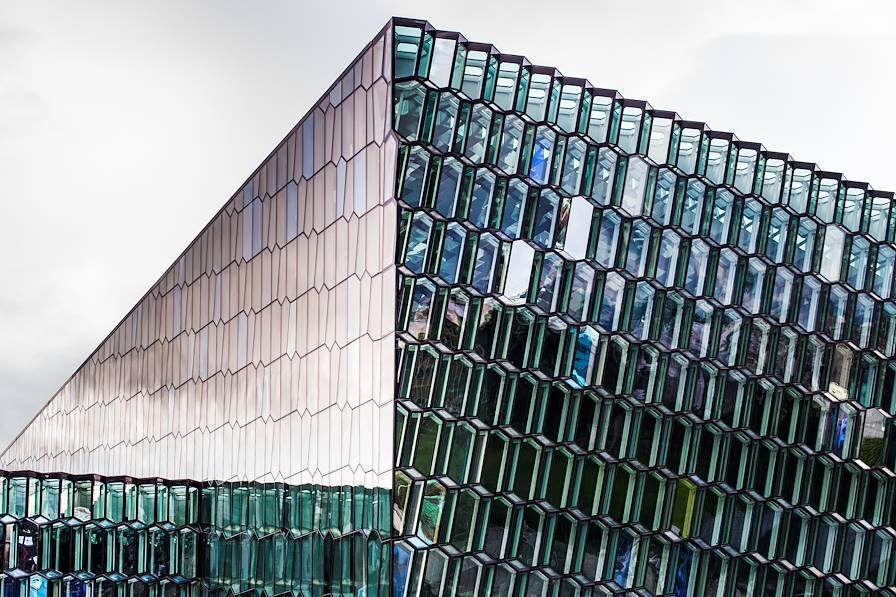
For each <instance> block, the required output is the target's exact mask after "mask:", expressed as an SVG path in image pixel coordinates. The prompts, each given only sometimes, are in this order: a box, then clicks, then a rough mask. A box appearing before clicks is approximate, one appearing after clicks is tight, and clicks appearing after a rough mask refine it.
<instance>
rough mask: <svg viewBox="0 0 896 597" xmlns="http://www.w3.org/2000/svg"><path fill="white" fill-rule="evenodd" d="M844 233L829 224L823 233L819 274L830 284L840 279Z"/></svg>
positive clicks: (838, 227) (837, 227)
mask: <svg viewBox="0 0 896 597" xmlns="http://www.w3.org/2000/svg"><path fill="white" fill-rule="evenodd" d="M845 239H846V232H845V231H844V230H843V229H842V228H840V226H837V225H836V224H831V225H829V226H827V227H826V228H825V231H824V248H823V250H822V253H821V268H820V273H821V275H822V276H824V277H825V278H827V279H828V280H829V281H831V282H836V281H837V280H839V279H840V266H841V264H842V263H843V241H844V240H845Z"/></svg>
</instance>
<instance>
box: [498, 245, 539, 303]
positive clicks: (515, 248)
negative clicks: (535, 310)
mask: <svg viewBox="0 0 896 597" xmlns="http://www.w3.org/2000/svg"><path fill="white" fill-rule="evenodd" d="M534 259H535V249H534V248H532V246H530V245H529V243H527V242H526V241H524V240H516V241H513V244H512V245H511V248H510V259H509V260H508V261H507V273H506V275H505V276H504V293H503V295H504V297H505V298H506V299H507V301H508V302H510V303H511V304H514V305H520V304H522V303H524V302H526V295H527V294H528V293H529V284H530V283H531V280H532V262H533V260H534Z"/></svg>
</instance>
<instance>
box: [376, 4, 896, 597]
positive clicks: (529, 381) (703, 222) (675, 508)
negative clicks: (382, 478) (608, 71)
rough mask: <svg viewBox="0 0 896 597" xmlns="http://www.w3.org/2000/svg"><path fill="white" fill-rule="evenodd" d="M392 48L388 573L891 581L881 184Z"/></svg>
mask: <svg viewBox="0 0 896 597" xmlns="http://www.w3.org/2000/svg"><path fill="white" fill-rule="evenodd" d="M394 43H395V52H396V53H395V65H394V87H393V93H394V110H395V112H394V126H395V130H396V132H397V134H398V135H399V136H400V138H401V141H402V142H401V148H400V151H399V158H398V159H399V162H398V166H397V167H398V175H397V178H398V182H397V185H398V186H397V193H396V194H397V198H398V201H399V218H400V224H399V233H398V249H397V256H396V260H397V262H398V264H399V271H398V300H399V311H398V320H397V329H398V333H397V343H398V344H397V348H398V353H399V357H398V365H397V367H398V371H397V383H398V388H397V394H396V423H395V434H396V463H395V464H396V473H395V476H396V479H395V487H394V497H393V499H394V500H395V510H396V517H395V533H396V535H397V536H399V537H400V539H399V541H398V542H397V543H396V549H395V555H394V557H395V563H394V565H395V567H396V568H395V573H396V575H395V577H394V579H395V584H396V586H395V587H394V588H395V590H396V594H401V593H402V592H404V593H405V594H407V595H427V596H429V595H539V596H547V595H551V596H556V595H563V596H567V595H568V596H570V597H571V596H574V595H575V596H578V595H623V594H625V595H633V594H638V595H660V594H661V595H667V594H671V595H717V596H720V597H722V596H729V595H782V596H783V595H800V596H802V595H864V594H870V593H872V592H875V591H879V590H884V589H883V588H884V587H891V586H892V585H894V583H896V559H894V557H893V555H894V554H893V549H894V542H896V531H894V529H893V525H894V519H893V514H892V513H893V511H894V508H893V498H894V489H896V485H894V483H896V475H894V470H896V435H894V432H896V429H894V424H893V421H894V419H893V417H894V415H896V361H894V353H896V302H894V301H893V300H892V298H893V295H892V287H893V276H894V255H896V244H894V236H896V212H894V211H893V210H892V209H891V207H892V204H893V201H892V199H893V195H892V193H880V192H876V191H873V190H871V189H870V188H869V186H868V185H867V184H864V183H854V182H850V181H847V180H846V179H845V178H844V177H843V176H842V175H840V174H836V173H831V172H824V171H820V170H819V169H817V168H815V166H814V165H813V164H807V163H802V162H797V161H795V160H793V159H792V158H791V157H790V156H788V155H786V154H780V153H774V152H770V151H766V150H765V148H763V147H762V146H761V145H759V144H757V143H750V142H744V141H740V140H739V139H737V138H736V137H735V136H733V135H731V134H729V133H719V132H715V131H712V130H710V129H709V128H708V127H707V126H706V125H704V124H703V123H699V122H690V121H685V120H683V119H681V118H679V117H678V116H677V115H676V114H674V113H672V112H666V111H661V110H655V109H653V108H652V107H651V106H650V105H649V104H647V103H646V102H643V101H636V100H627V99H625V98H622V97H621V96H620V95H619V94H618V93H616V92H614V91H610V90H605V89H597V88H594V87H592V86H591V85H590V84H589V83H588V82H587V81H585V80H583V79H576V78H571V77H565V76H563V75H561V74H560V73H559V72H557V71H556V70H555V69H552V68H547V67H540V66H534V65H531V64H530V63H529V62H527V61H526V60H525V59H524V58H521V57H519V56H509V55H504V54H501V53H499V52H497V51H496V50H495V49H494V48H493V47H492V46H489V45H486V44H479V43H471V42H468V41H467V40H465V39H464V38H463V37H462V36H460V35H459V34H457V33H451V32H441V31H436V30H433V29H432V28H431V27H429V26H428V24H426V23H424V22H420V21H401V22H395V42H394ZM400 564H401V565H403V566H405V567H406V571H405V570H404V569H403V568H402V569H399V565H400ZM885 592H886V594H894V593H893V589H886V591H885Z"/></svg>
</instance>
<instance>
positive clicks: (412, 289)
mask: <svg viewBox="0 0 896 597" xmlns="http://www.w3.org/2000/svg"><path fill="white" fill-rule="evenodd" d="M637 295H638V292H637V287H630V288H629V289H628V291H626V292H625V293H622V292H620V293H619V294H618V295H616V296H617V297H618V298H617V300H619V301H620V302H617V303H616V306H618V307H619V308H620V309H619V310H620V312H621V316H620V317H619V318H620V319H622V321H623V325H622V326H620V327H630V328H634V331H637V330H643V329H645V328H646V329H647V330H648V333H646V334H643V335H644V336H647V338H649V340H648V341H643V342H642V341H638V340H633V339H631V336H624V335H621V334H619V333H618V332H617V333H614V334H608V333H606V331H605V329H606V328H604V327H603V326H602V325H601V322H600V320H598V322H597V325H584V326H581V325H571V324H570V323H569V322H568V320H564V319H563V318H562V317H557V316H554V317H550V316H543V315H537V314H536V313H535V312H533V310H532V309H531V308H529V307H506V306H503V305H501V304H500V303H499V302H498V301H496V300H494V299H477V298H475V297H472V296H469V295H467V294H466V293H465V292H463V291H462V290H459V289H454V290H449V289H445V288H441V289H440V288H438V287H436V286H435V285H434V284H432V283H431V282H429V281H427V280H426V279H422V278H405V284H404V286H403V289H402V293H401V297H400V302H399V325H401V326H403V328H404V329H406V330H407V332H408V334H410V337H411V338H414V339H416V340H418V341H424V340H428V341H431V342H439V343H441V344H442V345H443V346H445V347H446V349H448V350H469V351H472V352H474V353H476V354H478V355H479V356H480V357H483V358H487V359H506V360H507V361H509V362H510V363H511V364H513V365H514V366H516V367H518V368H532V369H534V370H538V371H541V372H542V373H544V374H545V375H548V376H552V377H562V378H565V379H567V380H568V382H569V383H570V385H571V386H573V387H583V386H588V385H596V386H603V387H605V388H607V390H608V391H610V392H614V393H622V394H632V393H634V394H635V395H636V396H637V398H638V399H639V400H646V401H649V402H653V401H662V400H664V399H663V398H662V396H663V392H664V391H665V392H670V391H671V392H674V391H676V390H677V388H676V387H675V386H671V385H669V384H668V383H665V384H663V383H659V384H657V383H652V380H653V379H654V378H655V376H656V374H657V373H658V372H659V369H658V366H659V365H663V368H664V369H667V370H668V369H669V368H670V367H671V370H672V373H673V375H674V374H675V373H677V371H679V370H681V369H682V368H686V367H687V363H688V361H690V360H696V359H707V358H709V359H712V360H711V361H709V362H706V363H705V367H706V368H707V371H708V372H709V375H710V376H715V372H717V371H719V370H720V369H722V368H725V367H731V366H737V367H740V368H741V369H742V370H743V374H747V375H749V374H756V375H766V376H773V377H774V378H775V379H776V380H777V381H778V382H779V383H783V384H788V383H789V384H800V385H801V386H802V388H803V389H804V390H806V391H811V392H818V391H822V392H827V393H828V394H830V399H832V400H838V401H839V400H842V399H843V397H844V396H845V397H849V398H851V399H852V400H853V401H855V402H857V403H858V404H860V405H864V406H865V407H872V406H876V407H881V408H883V409H884V410H885V411H887V412H888V413H891V412H893V405H894V373H896V370H894V368H893V363H890V361H889V360H888V359H883V358H881V357H880V355H879V353H874V352H865V353H863V352H860V351H858V350H857V349H855V348H854V347H853V346H851V345H850V344H848V343H837V344H833V343H825V342H824V341H823V339H821V338H819V337H817V336H814V335H813V336H806V335H801V334H799V333H798V332H796V331H795V330H794V329H793V328H791V327H789V326H777V325H769V324H767V323H766V322H765V321H764V320H762V319H749V318H748V319H742V318H741V317H740V315H739V314H738V313H736V312H734V311H727V310H726V311H715V312H714V311H712V310H707V309H705V308H704V307H705V306H704V305H703V304H701V302H700V301H697V302H696V303H695V302H694V301H692V300H690V299H685V298H683V297H682V296H681V295H678V294H664V293H657V299H659V300H657V303H658V304H657V305H655V306H656V307H657V308H656V310H653V312H652V313H650V312H648V314H647V317H649V319H647V321H644V318H645V316H644V315H643V314H642V313H643V307H642V306H641V305H639V300H640V299H639V298H638V296H637ZM639 309H641V313H639V312H638V311H639ZM651 310H652V309H651ZM632 320H635V321H639V320H640V321H641V322H642V323H641V325H639V326H635V325H631V324H628V323H627V322H631V321H632ZM894 323H896V322H894ZM641 326H644V327H641ZM883 330H884V331H886V328H883ZM629 331H633V330H631V329H630V330H629ZM879 331H880V330H879ZM638 335H641V334H638ZM887 341H888V342H889V339H888V340H887ZM679 350H680V351H681V352H678V351H679ZM670 351H672V354H673V355H675V356H672V357H668V356H667V355H668V354H669V352H670ZM608 359H610V360H611V361H612V362H616V363H619V364H624V365H626V366H628V367H630V368H631V370H630V371H629V370H626V369H624V368H623V369H610V370H607V369H605V368H604V367H603V364H604V363H606V362H607V360H608ZM661 361H662V363H661ZM626 375H627V376H628V377H625V376H626ZM674 376H675V377H680V376H679V375H674Z"/></svg>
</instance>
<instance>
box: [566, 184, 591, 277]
mask: <svg viewBox="0 0 896 597" xmlns="http://www.w3.org/2000/svg"><path fill="white" fill-rule="evenodd" d="M593 215H594V206H593V205H592V204H591V202H590V201H588V200H587V199H585V198H584V197H573V198H572V200H571V201H570V204H569V215H568V216H567V218H568V219H567V222H566V236H565V237H564V239H563V246H562V247H558V248H559V249H561V250H562V251H563V253H564V254H566V255H567V256H568V257H569V258H570V259H574V260H576V261H578V260H580V259H584V258H585V254H586V252H587V251H588V239H589V238H590V236H591V219H592V216H593Z"/></svg>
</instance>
